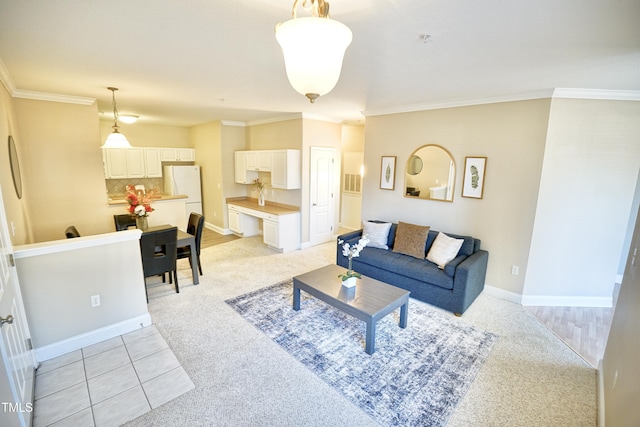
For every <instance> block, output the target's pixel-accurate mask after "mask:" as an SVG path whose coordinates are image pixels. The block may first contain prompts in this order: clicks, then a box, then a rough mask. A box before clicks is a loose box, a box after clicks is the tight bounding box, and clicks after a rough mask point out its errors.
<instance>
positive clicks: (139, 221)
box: [136, 216, 149, 231]
mask: <svg viewBox="0 0 640 427" xmlns="http://www.w3.org/2000/svg"><path fill="white" fill-rule="evenodd" d="M136 228H137V229H139V230H142V231H147V229H148V228H149V223H148V222H147V217H146V216H137V217H136Z"/></svg>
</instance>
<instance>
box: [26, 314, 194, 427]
mask: <svg viewBox="0 0 640 427" xmlns="http://www.w3.org/2000/svg"><path fill="white" fill-rule="evenodd" d="M192 388H194V384H193V382H191V379H190V378H189V376H188V375H187V373H186V372H185V371H184V369H183V368H182V366H180V362H179V361H178V359H176V357H175V355H174V354H173V352H172V351H171V349H170V348H169V346H168V345H167V343H166V341H165V340H164V338H163V337H162V335H160V333H159V332H158V330H157V329H156V327H155V326H153V325H152V326H149V327H146V328H143V329H140V330H137V331H134V332H131V333H129V334H125V335H122V336H119V337H116V338H112V339H110V340H107V341H103V342H100V343H97V344H94V345H92V346H89V347H85V348H83V349H81V350H77V351H74V352H71V353H68V354H65V355H62V356H60V357H56V358H55V359H51V360H47V361H45V362H43V363H42V364H41V365H40V367H39V368H38V370H37V371H36V390H35V402H34V420H33V425H34V427H43V426H63V425H64V426H74V427H76V426H77V427H80V426H98V427H99V426H117V425H120V424H122V423H125V422H126V421H129V420H132V419H134V418H136V417H139V416H140V415H142V414H144V413H146V412H148V411H150V410H152V409H154V408H157V407H158V406H160V405H162V404H163V403H166V402H168V401H170V400H172V399H174V398H176V397H178V396H179V395H181V394H183V393H185V392H187V391H189V390H191V389H192Z"/></svg>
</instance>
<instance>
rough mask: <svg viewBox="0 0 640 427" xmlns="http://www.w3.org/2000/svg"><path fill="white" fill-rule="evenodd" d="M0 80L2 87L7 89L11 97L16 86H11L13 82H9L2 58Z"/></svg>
mask: <svg viewBox="0 0 640 427" xmlns="http://www.w3.org/2000/svg"><path fill="white" fill-rule="evenodd" d="M0 80H1V81H2V84H3V85H4V87H5V88H7V91H8V92H9V94H10V95H11V96H13V93H14V92H15V90H16V86H15V85H14V84H13V80H11V76H10V75H9V71H8V70H7V67H5V66H4V62H3V61H2V58H0Z"/></svg>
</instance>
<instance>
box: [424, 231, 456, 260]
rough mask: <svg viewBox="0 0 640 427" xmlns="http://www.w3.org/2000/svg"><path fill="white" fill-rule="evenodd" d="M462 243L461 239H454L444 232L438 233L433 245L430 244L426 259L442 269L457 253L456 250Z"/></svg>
mask: <svg viewBox="0 0 640 427" xmlns="http://www.w3.org/2000/svg"><path fill="white" fill-rule="evenodd" d="M463 243H464V240H463V239H454V238H453V237H449V236H447V235H446V234H444V233H438V237H436V240H435V241H434V242H433V245H431V249H429V253H428V254H427V260H429V261H431V262H433V263H435V264H436V265H437V266H438V267H439V268H441V269H443V268H444V266H445V265H447V263H448V262H449V261H451V260H452V259H454V258H455V257H456V256H457V255H458V251H459V250H460V248H461V247H462V244H463Z"/></svg>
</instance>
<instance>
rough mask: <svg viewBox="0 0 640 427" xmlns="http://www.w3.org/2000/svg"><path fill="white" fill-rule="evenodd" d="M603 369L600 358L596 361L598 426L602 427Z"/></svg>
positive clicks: (603, 419)
mask: <svg viewBox="0 0 640 427" xmlns="http://www.w3.org/2000/svg"><path fill="white" fill-rule="evenodd" d="M604 409H605V408H604V369H603V366H602V359H600V360H599V361H598V427H604V421H605V418H604Z"/></svg>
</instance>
